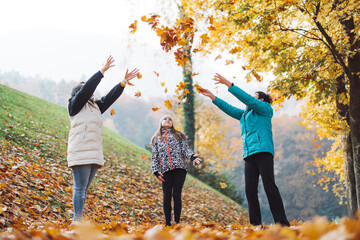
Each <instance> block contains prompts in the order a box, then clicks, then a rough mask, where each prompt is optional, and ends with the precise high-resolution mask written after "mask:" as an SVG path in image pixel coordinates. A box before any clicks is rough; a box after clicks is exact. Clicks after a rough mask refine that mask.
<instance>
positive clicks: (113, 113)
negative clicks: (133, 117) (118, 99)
mask: <svg viewBox="0 0 360 240" xmlns="http://www.w3.org/2000/svg"><path fill="white" fill-rule="evenodd" d="M110 115H111V116H112V115H115V111H114V109H113V108H112V109H111V110H110Z"/></svg>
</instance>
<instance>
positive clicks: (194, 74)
mask: <svg viewBox="0 0 360 240" xmlns="http://www.w3.org/2000/svg"><path fill="white" fill-rule="evenodd" d="M196 75H199V73H193V74H191V76H192V77H194V76H196Z"/></svg>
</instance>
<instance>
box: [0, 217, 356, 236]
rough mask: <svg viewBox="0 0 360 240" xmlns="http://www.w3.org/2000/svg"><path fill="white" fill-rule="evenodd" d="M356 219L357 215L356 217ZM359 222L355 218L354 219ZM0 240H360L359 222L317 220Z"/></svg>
mask: <svg viewBox="0 0 360 240" xmlns="http://www.w3.org/2000/svg"><path fill="white" fill-rule="evenodd" d="M358 216H360V215H358ZM358 219H359V218H358ZM0 239H38V240H40V239H44V240H45V239H46V240H48V239H62V240H64V239H69V240H70V239H87V240H98V239H104V240H110V239H114V240H115V239H116V240H122V239H124V240H125V239H127V240H142V239H144V240H168V239H169V240H170V239H175V240H180V239H186V240H192V239H194V240H195V239H198V240H204V239H214V240H216V239H217V240H225V239H229V240H230V239H263V240H279V239H291V240H317V239H320V240H339V239H344V240H345V239H346V240H356V239H360V220H355V219H342V221H341V223H339V224H335V223H330V222H328V221H327V220H326V219H325V218H321V217H317V218H314V219H313V221H309V222H305V223H292V226H291V227H281V226H279V225H271V226H265V227H263V228H259V227H251V226H247V225H240V224H230V225H225V226H224V225H219V224H214V223H193V224H185V225H184V224H178V225H173V226H171V227H164V226H163V225H153V224H141V225H137V226H133V227H130V226H128V225H127V224H124V223H119V222H111V223H109V224H97V225H95V224H93V223H90V222H86V221H84V222H82V223H80V224H78V225H76V226H74V227H72V228H70V229H68V230H64V229H59V228H56V227H54V226H51V225H48V226H46V227H45V228H43V229H42V230H27V231H25V230H17V229H11V230H10V229H9V230H8V231H7V232H4V233H2V234H0Z"/></svg>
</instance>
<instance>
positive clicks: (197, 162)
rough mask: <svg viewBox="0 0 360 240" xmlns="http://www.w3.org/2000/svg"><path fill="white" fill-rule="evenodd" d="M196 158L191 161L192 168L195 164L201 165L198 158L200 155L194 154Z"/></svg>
mask: <svg viewBox="0 0 360 240" xmlns="http://www.w3.org/2000/svg"><path fill="white" fill-rule="evenodd" d="M194 156H195V157H196V158H195V159H194V161H193V166H194V167H195V165H196V164H200V163H201V159H200V158H199V157H200V154H195V155H194Z"/></svg>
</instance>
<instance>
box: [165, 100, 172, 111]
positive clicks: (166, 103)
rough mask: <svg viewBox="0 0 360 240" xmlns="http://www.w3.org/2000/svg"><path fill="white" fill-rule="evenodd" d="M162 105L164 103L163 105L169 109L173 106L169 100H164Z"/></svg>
mask: <svg viewBox="0 0 360 240" xmlns="http://www.w3.org/2000/svg"><path fill="white" fill-rule="evenodd" d="M164 105H165V107H167V108H168V109H170V108H172V107H173V106H172V105H171V102H170V100H166V101H165V102H164Z"/></svg>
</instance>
